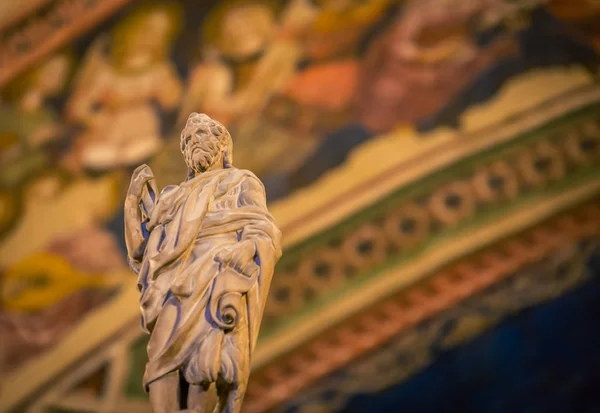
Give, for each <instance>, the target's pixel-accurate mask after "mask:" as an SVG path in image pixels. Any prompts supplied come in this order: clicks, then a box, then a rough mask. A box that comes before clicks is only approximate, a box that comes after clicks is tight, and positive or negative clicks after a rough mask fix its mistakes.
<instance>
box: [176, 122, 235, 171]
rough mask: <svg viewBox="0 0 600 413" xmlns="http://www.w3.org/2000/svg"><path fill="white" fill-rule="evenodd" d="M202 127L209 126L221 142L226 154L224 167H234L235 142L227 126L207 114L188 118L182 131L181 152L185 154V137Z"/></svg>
mask: <svg viewBox="0 0 600 413" xmlns="http://www.w3.org/2000/svg"><path fill="white" fill-rule="evenodd" d="M200 125H206V126H208V130H210V132H211V133H212V134H213V135H214V136H215V137H216V138H217V139H218V140H219V142H220V143H221V145H222V148H223V152H224V156H223V162H224V165H223V166H224V167H226V168H227V167H231V166H232V165H233V140H232V139H231V135H230V134H229V131H228V130H227V128H225V126H223V125H222V124H221V123H220V122H217V121H216V120H214V119H212V118H211V117H210V116H208V115H206V114H205V113H196V112H193V113H192V114H190V116H189V117H188V119H187V122H186V124H185V127H184V128H183V130H182V131H181V152H182V153H185V146H184V143H185V137H186V136H187V135H189V134H190V133H194V132H195V130H196V129H197V128H198V126H200Z"/></svg>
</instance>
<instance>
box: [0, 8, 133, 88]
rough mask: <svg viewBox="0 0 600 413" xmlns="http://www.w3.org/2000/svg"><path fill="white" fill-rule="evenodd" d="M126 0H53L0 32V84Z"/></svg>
mask: <svg viewBox="0 0 600 413" xmlns="http://www.w3.org/2000/svg"><path fill="white" fill-rule="evenodd" d="M129 1H130V0H55V1H53V2H52V3H51V4H50V5H49V6H48V7H46V8H44V11H43V13H40V14H39V15H34V16H32V17H31V18H28V19H26V20H25V21H23V22H21V23H20V24H17V25H16V26H14V27H11V28H9V29H8V30H6V31H5V32H3V33H2V34H1V35H0V87H2V86H3V85H5V84H6V83H7V82H8V81H10V80H11V79H12V78H13V77H14V76H16V75H17V74H18V73H19V72H21V71H22V70H24V69H26V68H28V67H30V66H31V65H32V64H34V63H35V62H36V61H37V60H38V59H40V58H42V57H44V56H46V55H48V54H49V53H51V52H52V51H54V50H56V49H58V48H60V47H61V46H64V45H65V44H67V43H68V42H69V41H70V40H72V39H73V38H74V37H76V36H78V35H80V34H82V33H83V32H85V31H86V30H87V29H89V28H90V27H92V26H94V25H95V24H97V23H99V22H100V21H102V20H103V19H105V18H107V17H108V16H110V15H111V14H112V13H114V12H115V11H117V10H118V9H119V8H121V7H123V6H124V5H125V4H127V3H128V2H129Z"/></svg>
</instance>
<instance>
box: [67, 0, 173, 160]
mask: <svg viewBox="0 0 600 413" xmlns="http://www.w3.org/2000/svg"><path fill="white" fill-rule="evenodd" d="M180 18H181V10H180V9H179V7H178V4H177V3H171V2H156V3H149V4H146V5H145V6H143V7H140V8H138V9H137V10H135V11H134V12H133V13H132V14H130V15H128V16H127V17H125V18H124V19H123V20H122V21H121V22H120V23H119V24H118V25H117V27H116V28H115V29H114V30H113V32H112V33H111V37H110V41H109V42H107V41H106V39H104V38H100V39H99V40H98V41H96V43H95V44H94V45H92V47H91V49H90V50H89V52H88V56H87V59H86V63H85V65H84V67H83V69H82V71H81V73H80V74H79V77H78V79H77V84H76V86H75V91H74V93H73V95H72V97H71V99H70V101H69V103H68V107H67V114H68V116H69V118H70V119H71V120H72V121H73V122H76V123H79V124H81V125H83V126H84V127H85V128H86V130H85V132H84V133H83V134H82V135H81V136H79V137H78V138H77V140H76V143H75V145H76V150H75V153H74V157H75V158H76V159H77V162H79V163H81V165H83V166H84V167H85V168H88V169H93V170H106V169H110V168H114V167H119V166H123V165H132V164H136V163H139V162H140V161H142V160H144V159H147V158H148V157H150V156H151V155H152V154H154V153H155V152H156V151H157V149H158V148H159V147H160V145H161V122H160V116H159V115H158V114H157V112H156V110H155V109H156V106H154V105H153V104H157V105H158V107H160V108H161V109H162V110H164V111H171V110H173V109H175V107H176V106H177V105H178V103H179V99H180V96H181V90H182V85H181V81H180V78H179V75H178V73H177V71H176V68H175V67H174V66H173V64H172V63H171V62H170V60H169V52H170V50H171V45H172V43H173V41H174V39H175V36H176V34H177V30H178V28H179V26H180ZM106 52H108V53H106Z"/></svg>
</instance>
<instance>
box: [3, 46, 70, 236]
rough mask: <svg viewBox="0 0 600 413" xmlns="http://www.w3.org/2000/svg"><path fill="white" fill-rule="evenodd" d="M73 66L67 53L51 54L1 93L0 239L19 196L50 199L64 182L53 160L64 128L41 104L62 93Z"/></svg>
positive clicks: (14, 216) (11, 223)
mask: <svg viewBox="0 0 600 413" xmlns="http://www.w3.org/2000/svg"><path fill="white" fill-rule="evenodd" d="M72 66H73V58H72V56H71V55H70V54H69V53H67V52H64V53H59V54H56V55H54V56H51V57H50V58H48V59H46V60H45V61H43V62H41V63H40V64H38V65H36V66H35V67H34V68H32V69H30V70H28V71H26V72H25V73H23V74H22V75H20V76H18V77H17V78H16V79H14V80H13V81H12V82H11V83H10V84H9V85H8V86H7V87H5V88H4V89H3V90H2V91H0V237H1V236H2V235H4V234H6V233H7V232H8V231H9V230H10V228H12V227H13V226H14V225H15V224H16V222H17V218H18V215H19V213H20V212H22V211H23V205H22V202H23V201H25V200H24V199H22V198H28V197H29V193H30V192H32V191H34V192H36V194H37V195H36V196H37V197H38V198H39V196H41V194H46V195H48V196H50V195H53V194H55V193H56V192H57V190H58V189H60V188H61V187H63V186H64V185H65V184H66V181H67V178H68V174H67V173H66V171H65V170H64V169H62V168H60V167H59V166H57V165H55V164H56V162H55V161H57V160H56V159H53V156H52V154H53V153H54V152H57V151H55V150H54V149H55V148H53V147H52V146H53V145H55V144H58V141H59V140H60V138H62V135H63V127H62V124H61V122H60V119H59V118H58V115H57V114H56V113H55V112H54V111H53V110H52V109H51V108H50V107H49V106H48V105H47V102H46V101H47V99H48V98H51V97H54V96H56V95H57V94H58V93H60V92H61V91H62V90H63V88H64V86H65V84H66V82H67V79H68V77H69V75H70V72H71V69H72ZM34 186H35V190H34V189H33V187H34Z"/></svg>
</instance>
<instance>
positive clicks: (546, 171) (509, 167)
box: [264, 107, 600, 329]
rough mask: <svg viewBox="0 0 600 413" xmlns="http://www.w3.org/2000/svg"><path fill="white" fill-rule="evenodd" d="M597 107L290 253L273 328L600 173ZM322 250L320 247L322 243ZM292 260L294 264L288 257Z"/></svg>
mask: <svg viewBox="0 0 600 413" xmlns="http://www.w3.org/2000/svg"><path fill="white" fill-rule="evenodd" d="M596 113H597V112H596V108H595V107H592V108H589V109H587V110H586V113H584V114H579V115H573V116H576V118H575V119H571V120H570V121H569V122H566V123H565V124H563V125H552V128H551V129H550V128H548V127H546V128H542V129H541V130H538V131H535V132H532V133H530V134H527V135H524V136H522V137H521V139H518V140H515V141H513V142H511V143H510V146H506V145H505V146H504V147H502V148H498V149H499V150H498V152H497V153H495V152H494V153H487V154H486V153H484V154H482V155H481V156H480V157H477V158H475V159H473V160H465V161H463V163H462V165H460V164H459V165H457V166H456V167H453V168H452V169H451V170H448V171H442V172H439V173H436V174H434V175H433V176H430V177H427V178H424V179H422V180H421V181H419V182H418V183H416V184H414V185H412V186H409V187H405V188H402V189H400V190H399V192H398V193H397V194H396V195H394V196H393V197H390V198H388V199H387V200H385V201H383V202H382V203H381V204H379V205H378V206H377V208H376V210H374V212H372V213H371V214H370V215H369V216H367V217H362V218H357V219H356V220H355V221H358V223H353V222H349V223H346V224H345V225H344V227H342V228H340V229H338V230H337V231H335V230H333V231H331V235H330V236H329V237H328V239H326V240H325V241H323V240H320V241H321V242H320V244H321V245H320V246H317V247H316V245H318V244H317V243H311V244H310V249H309V250H307V251H304V252H300V253H295V254H294V252H293V250H292V251H291V252H288V255H287V257H290V256H291V257H292V260H291V262H290V259H287V260H286V257H284V259H283V260H282V264H283V265H282V266H281V267H280V268H279V269H278V270H279V273H278V275H277V277H275V278H274V279H273V282H272V285H271V294H270V296H269V301H268V303H267V307H266V309H265V321H264V323H265V328H266V329H268V328H269V326H273V325H275V324H279V323H280V322H281V320H282V319H285V318H287V317H289V316H290V315H291V314H292V313H298V311H301V310H304V309H305V308H309V307H310V306H311V305H312V303H314V302H315V301H316V300H319V299H324V298H325V297H327V296H328V295H330V294H331V293H333V292H334V291H336V290H337V289H339V288H341V287H342V286H343V285H344V284H345V283H348V282H352V281H353V280H356V279H361V278H366V277H368V276H369V275H370V274H371V273H372V272H373V271H377V270H381V268H382V267H383V266H386V265H389V263H390V262H392V261H394V262H395V261H399V260H404V261H407V260H410V259H411V258H412V257H413V256H415V255H418V254H419V253H420V252H421V251H422V250H423V249H424V248H425V247H426V246H427V245H428V244H430V243H431V242H434V241H435V240H436V239H438V238H440V237H446V238H448V237H451V236H452V235H453V234H456V233H459V232H460V231H463V230H468V229H469V228H472V227H473V226H480V225H481V224H482V222H483V221H490V220H492V219H494V216H497V215H498V214H502V213H504V212H506V211H507V210H508V209H509V208H514V207H516V206H518V205H519V202H521V201H523V200H526V199H528V198H531V197H535V196H537V195H539V194H543V193H549V192H550V193H551V192H556V191H560V190H561V189H560V188H561V187H564V186H565V185H569V186H570V185H572V184H571V183H572V182H573V183H574V182H578V181H582V180H588V179H593V177H594V176H597V175H598V174H599V173H600V169H599V168H598V166H599V165H600V162H598V161H600V118H597V116H596ZM315 247H316V248H315ZM285 261H287V262H285Z"/></svg>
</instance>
